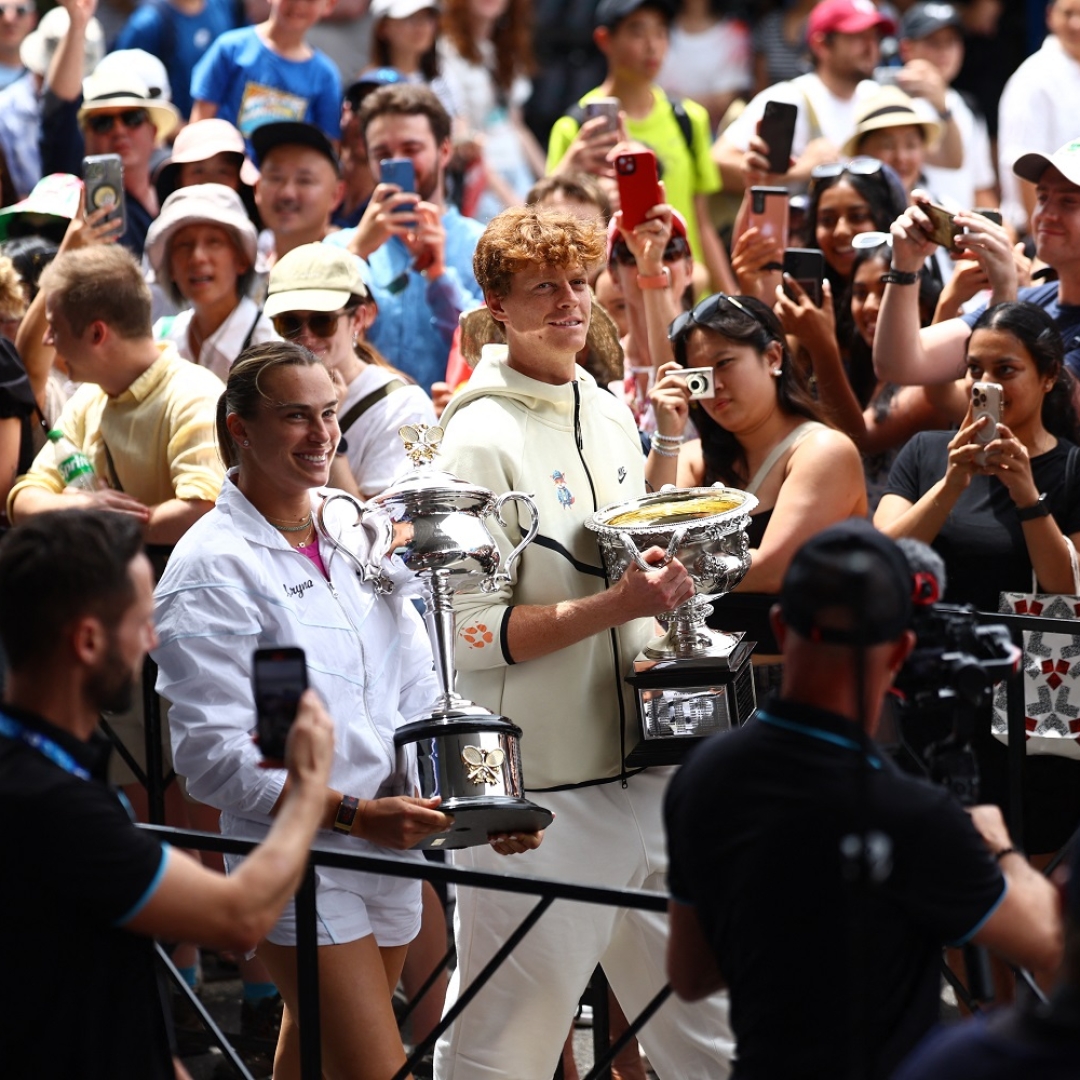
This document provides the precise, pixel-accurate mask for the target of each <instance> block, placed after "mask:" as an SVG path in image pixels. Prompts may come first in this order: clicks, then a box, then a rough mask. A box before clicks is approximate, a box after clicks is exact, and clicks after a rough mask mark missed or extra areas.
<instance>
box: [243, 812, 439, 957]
mask: <svg viewBox="0 0 1080 1080" xmlns="http://www.w3.org/2000/svg"><path fill="white" fill-rule="evenodd" d="M233 821H234V822H235V821H236V819H233ZM224 825H225V821H224V815H223V818H222V826H223V827H222V832H223V833H225V827H224ZM245 825H246V826H248V828H245V829H243V830H242V831H243V832H245V833H246V832H248V831H249V829H252V828H258V826H257V825H256V824H255V823H254V822H245ZM239 831H240V830H234V829H230V830H229V831H228V833H225V834H226V835H229V836H234V837H238V838H241V839H245V840H248V839H259V837H254V836H243V837H239V836H238V833H239ZM334 839H335V840H336V839H337V838H336V837H335V838H334ZM342 839H343V840H345V839H346V838H342ZM321 840H322V837H320V841H321ZM326 846H328V847H329V846H330V845H329V844H327V845H326ZM334 846H335V847H337V846H338V845H337V844H334ZM371 850H372V849H370V848H366V849H365V851H364V852H363V853H364V854H370V853H371ZM358 853H359V852H358ZM387 854H394V855H400V854H402V853H401V852H392V853H391V852H387ZM416 857H417V861H420V860H421V859H422V856H420V855H419V854H417V856H416ZM241 862H243V856H241V855H226V856H225V869H226V871H227V872H228V873H230V874H231V873H232V872H233V871H234V870H236V868H237V867H238V866H239V865H240V863H241ZM420 884H421V883H420V879H419V878H405V877H390V876H389V875H383V874H365V873H359V872H358V871H356V870H339V869H338V868H337V867H332V866H317V867H316V868H315V911H316V917H315V928H316V935H317V941H318V944H319V945H342V944H344V943H345V942H348V941H359V940H360V938H364V937H367V936H368V935H369V934H374V935H375V943H376V944H377V945H380V946H384V947H388V948H389V947H393V946H395V945H407V944H408V943H409V942H410V941H412V940H413V938H415V937H416V935H417V934H418V933H419V932H420ZM266 939H267V941H269V942H270V943H271V944H273V945H295V944H296V904H295V902H294V901H293V900H290V901H289V902H288V904H286V905H285V909H284V910H283V911H282V913H281V918H280V919H278V921H277V922H276V923H275V924H274V928H273V929H272V930H271V931H270V933H269V934H267V935H266Z"/></svg>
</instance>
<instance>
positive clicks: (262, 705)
mask: <svg viewBox="0 0 1080 1080" xmlns="http://www.w3.org/2000/svg"><path fill="white" fill-rule="evenodd" d="M251 682H252V688H253V690H254V694H255V716H256V732H257V734H258V737H259V751H260V753H261V754H262V756H263V757H264V758H265V759H266V760H268V761H284V760H285V742H286V740H287V739H288V737H289V729H290V728H291V727H292V725H293V721H294V720H295V719H296V710H297V707H298V706H299V704H300V697H301V695H302V694H303V693H304V691H305V690H306V689H307V685H308V678H307V660H306V658H305V656H304V650H303V649H297V648H293V647H284V646H283V647H281V648H275V649H257V650H256V651H255V654H254V656H253V657H252V664H251Z"/></svg>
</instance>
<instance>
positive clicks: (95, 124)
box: [86, 109, 150, 135]
mask: <svg viewBox="0 0 1080 1080" xmlns="http://www.w3.org/2000/svg"><path fill="white" fill-rule="evenodd" d="M117 120H119V121H120V123H121V124H123V125H124V127H126V128H127V129H128V130H129V131H134V130H135V128H139V127H142V126H143V124H145V123H147V122H148V121H149V120H150V114H149V113H148V112H147V111H146V110H145V109H125V110H124V111H123V112H119V113H91V114H90V115H89V116H87V118H86V126H87V127H88V128H89V129H90V130H91V131H92V132H93V133H94V134H95V135H108V134H109V132H110V131H112V129H113V127H114V126H115V124H116V121H117Z"/></svg>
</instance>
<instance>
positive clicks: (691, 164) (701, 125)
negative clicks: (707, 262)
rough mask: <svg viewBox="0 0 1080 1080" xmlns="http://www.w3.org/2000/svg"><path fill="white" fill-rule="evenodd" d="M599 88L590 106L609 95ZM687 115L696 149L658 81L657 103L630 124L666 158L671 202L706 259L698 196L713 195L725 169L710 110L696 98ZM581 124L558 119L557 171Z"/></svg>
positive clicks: (551, 148)
mask: <svg viewBox="0 0 1080 1080" xmlns="http://www.w3.org/2000/svg"><path fill="white" fill-rule="evenodd" d="M603 96H604V95H603V94H602V93H601V90H600V88H599V87H597V88H596V89H595V90H590V91H589V92H588V93H587V94H586V95H585V96H584V97H582V98H581V101H580V104H581V105H585V104H586V103H587V102H589V101H592V100H593V99H594V98H599V97H603ZM682 104H683V107H684V108H685V109H686V115H687V116H688V117H689V118H690V130H691V132H692V134H693V150H692V151H691V148H690V147H689V146H687V145H686V139H684V138H683V133H682V130H681V129H680V128H679V121H678V120H676V119H675V113H674V111H673V110H672V107H671V103H670V102H669V101H668V98H667V95H666V94H665V93H664V91H663V90H661V89H660V87H658V86H654V87H653V108H652V111H651V112H650V113H649V115H648V116H646V117H645V118H644V119H642V120H634V119H629V120H628V121H627V124H626V127H627V131H628V132H629V134H630V137H631V138H632V139H636V140H637V141H638V142H642V143H644V144H645V145H646V146H647V147H649V149H650V150H652V151H653V153H655V154H656V159H657V161H659V162H660V167H661V171H662V174H663V175H662V176H661V179H662V180H663V181H664V190H665V192H666V193H667V200H668V202H669V203H670V204H671V205H672V206H673V207H675V209H676V210H678V211H679V213H680V214H682V216H683V217H684V218H686V224H687V229H688V230H689V233H690V247H691V248H692V249H693V252H694V258H695V259H697V260H698V262H702V261H704V259H703V255H702V250H701V234H700V232H699V228H698V220H697V215H696V214H695V213H694V196H695V195H711V194H712V193H713V192H714V191H719V190H720V170H719V169H718V168H717V167H716V162H715V161H713V159H712V133H711V131H710V129H709V114H708V112H706V111H705V109H704V108H703V107H702V106H701V105H699V104H698V103H697V102H696V101H690V100H686V101H683V103H682ZM579 126H580V125H579V124H578V123H577V121H576V120H574V118H573V117H571V116H561V117H559V119H558V120H556V121H555V124H554V125H553V127H552V129H551V136H550V138H549V140H548V158H547V168H548V172H551V171H552V170H553V169H554V168H555V166H556V165H558V163H559V162H560V161H561V160H562V159H563V157H564V156H565V154H566V151H567V150H568V149H569V148H570V144H571V143H572V142H573V141H574V138H575V136H576V135H577V133H578V128H579Z"/></svg>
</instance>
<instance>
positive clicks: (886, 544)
mask: <svg viewBox="0 0 1080 1080" xmlns="http://www.w3.org/2000/svg"><path fill="white" fill-rule="evenodd" d="M911 593H912V575H911V567H910V566H909V565H908V561H907V559H906V558H905V557H904V553H903V552H902V551H901V550H900V548H899V547H898V546H897V545H896V544H895V543H894V542H893V541H892V540H890V539H889V538H888V537H887V536H886V535H885V534H884V533H880V532H878V531H877V529H875V528H874V527H873V525H871V524H870V523H869V522H868V521H866V520H864V519H863V518H851V519H849V520H848V521H844V522H841V523H840V524H839V525H834V526H832V527H831V528H829V529H825V530H824V531H823V532H820V533H818V534H817V536H814V537H811V538H810V539H809V540H807V542H806V543H805V544H803V546H802V547H801V548H799V550H798V551H797V552H796V553H795V557H794V558H793V559H792V560H791V565H790V566H789V567H788V571H787V573H786V574H785V575H784V582H783V584H782V585H781V586H780V610H781V611H782V612H783V616H784V621H785V622H786V623H787V624H788V626H790V627H791V629H792V630H794V631H795V632H796V633H797V634H799V635H800V636H801V637H804V638H806V639H808V640H809V641H824V642H828V643H829V644H833V645H880V644H882V642H886V641H895V640H896V638H898V637H899V636H900V635H901V634H902V633H903V632H904V631H905V630H906V629H907V628H908V627H909V626H910V625H911Z"/></svg>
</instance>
